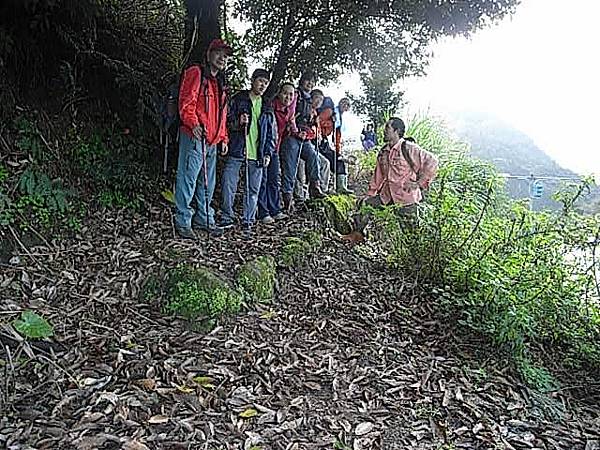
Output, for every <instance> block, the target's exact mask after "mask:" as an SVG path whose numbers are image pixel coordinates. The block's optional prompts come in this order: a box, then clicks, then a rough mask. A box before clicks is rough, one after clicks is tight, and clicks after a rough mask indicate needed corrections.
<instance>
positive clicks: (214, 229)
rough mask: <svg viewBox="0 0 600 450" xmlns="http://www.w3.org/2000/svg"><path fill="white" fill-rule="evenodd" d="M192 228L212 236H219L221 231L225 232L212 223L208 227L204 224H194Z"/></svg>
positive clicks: (221, 234) (221, 233)
mask: <svg viewBox="0 0 600 450" xmlns="http://www.w3.org/2000/svg"><path fill="white" fill-rule="evenodd" d="M194 228H197V229H198V230H200V231H204V232H205V233H208V236H209V237H213V238H218V237H221V236H223V233H225V230H224V229H223V228H221V227H219V226H217V225H213V226H212V227H209V228H206V227H205V226H204V225H196V226H195V227H194Z"/></svg>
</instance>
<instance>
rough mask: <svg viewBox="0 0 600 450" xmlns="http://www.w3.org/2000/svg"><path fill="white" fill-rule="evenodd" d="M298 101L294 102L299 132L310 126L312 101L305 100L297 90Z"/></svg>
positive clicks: (308, 98) (309, 99)
mask: <svg viewBox="0 0 600 450" xmlns="http://www.w3.org/2000/svg"><path fill="white" fill-rule="evenodd" d="M296 92H297V95H298V99H297V100H296V126H297V127H298V129H299V130H302V129H307V128H310V126H311V125H312V123H311V120H312V100H311V98H310V96H309V97H307V98H305V97H304V94H302V92H300V90H297V91H296Z"/></svg>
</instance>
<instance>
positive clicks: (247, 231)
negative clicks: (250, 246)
mask: <svg viewBox="0 0 600 450" xmlns="http://www.w3.org/2000/svg"><path fill="white" fill-rule="evenodd" d="M252 236H253V233H252V228H251V227H250V225H243V226H242V238H243V239H244V240H245V241H249V240H251V239H252Z"/></svg>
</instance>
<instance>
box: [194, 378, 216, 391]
mask: <svg viewBox="0 0 600 450" xmlns="http://www.w3.org/2000/svg"><path fill="white" fill-rule="evenodd" d="M192 380H193V381H194V383H197V384H199V385H200V386H202V387H203V388H205V389H214V388H215V385H214V382H215V380H214V378H212V377H194V378H192Z"/></svg>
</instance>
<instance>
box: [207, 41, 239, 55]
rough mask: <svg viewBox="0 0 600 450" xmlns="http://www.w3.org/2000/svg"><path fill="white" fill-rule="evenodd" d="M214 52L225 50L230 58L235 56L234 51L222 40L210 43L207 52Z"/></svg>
mask: <svg viewBox="0 0 600 450" xmlns="http://www.w3.org/2000/svg"><path fill="white" fill-rule="evenodd" d="M213 50H224V51H225V53H226V54H227V55H230V56H231V55H232V54H233V49H232V48H231V47H230V46H229V44H227V43H226V42H225V41H223V40H222V39H213V40H212V41H210V44H209V45H208V50H207V52H212V51H213Z"/></svg>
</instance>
